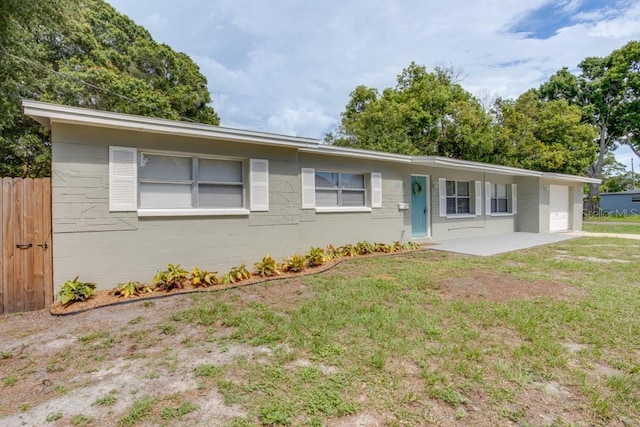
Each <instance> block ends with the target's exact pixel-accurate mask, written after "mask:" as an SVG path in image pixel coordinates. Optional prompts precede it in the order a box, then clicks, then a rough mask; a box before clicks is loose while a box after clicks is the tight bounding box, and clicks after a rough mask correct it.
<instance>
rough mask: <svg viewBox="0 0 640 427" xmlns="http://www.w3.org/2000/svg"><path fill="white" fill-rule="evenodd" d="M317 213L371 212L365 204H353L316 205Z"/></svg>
mask: <svg viewBox="0 0 640 427" xmlns="http://www.w3.org/2000/svg"><path fill="white" fill-rule="evenodd" d="M316 212H317V213H331V212H371V208H368V207H366V206H353V207H316Z"/></svg>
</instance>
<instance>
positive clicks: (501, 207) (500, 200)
mask: <svg viewBox="0 0 640 427" xmlns="http://www.w3.org/2000/svg"><path fill="white" fill-rule="evenodd" d="M507 193H508V189H507V184H491V213H508V212H509V197H508V194H507Z"/></svg>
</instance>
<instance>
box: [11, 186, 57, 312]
mask: <svg viewBox="0 0 640 427" xmlns="http://www.w3.org/2000/svg"><path fill="white" fill-rule="evenodd" d="M1 184H2V186H1V192H0V225H1V226H2V227H1V228H0V242H1V243H2V247H0V280H1V281H2V284H1V286H0V313H15V312H19V311H31V310H39V309H41V308H45V307H48V306H49V305H50V304H51V303H52V302H53V267H52V260H53V258H52V252H53V248H52V247H51V179H49V178H36V179H32V178H24V179H23V178H2V179H1Z"/></svg>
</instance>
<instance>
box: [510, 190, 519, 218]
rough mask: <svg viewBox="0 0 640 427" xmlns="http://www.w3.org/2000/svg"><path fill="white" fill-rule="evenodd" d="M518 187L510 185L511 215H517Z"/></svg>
mask: <svg viewBox="0 0 640 427" xmlns="http://www.w3.org/2000/svg"><path fill="white" fill-rule="evenodd" d="M517 187H518V186H517V185H516V184H511V213H513V214H517V213H518V188H517Z"/></svg>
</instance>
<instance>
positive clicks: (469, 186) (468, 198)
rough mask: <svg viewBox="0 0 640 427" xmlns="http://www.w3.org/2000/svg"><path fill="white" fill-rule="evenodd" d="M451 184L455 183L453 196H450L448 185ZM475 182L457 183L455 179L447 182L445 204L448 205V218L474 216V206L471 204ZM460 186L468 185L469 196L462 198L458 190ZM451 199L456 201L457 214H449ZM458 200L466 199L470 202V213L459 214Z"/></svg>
mask: <svg viewBox="0 0 640 427" xmlns="http://www.w3.org/2000/svg"><path fill="white" fill-rule="evenodd" d="M450 182H453V183H454V192H453V195H452V196H449V194H448V191H447V190H448V185H449V183H450ZM472 182H473V181H457V180H453V179H448V180H446V182H445V189H444V191H445V197H446V200H445V203H446V209H447V216H457V215H473V212H472V209H473V204H472V203H471V200H472V197H471V192H472V185H471V183H472ZM458 184H466V185H467V192H468V194H467V195H466V196H460V195H459V194H458V193H459V190H458ZM449 199H453V200H454V201H455V207H456V209H455V210H456V211H455V212H449ZM458 199H466V200H468V201H469V211H468V212H458Z"/></svg>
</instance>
